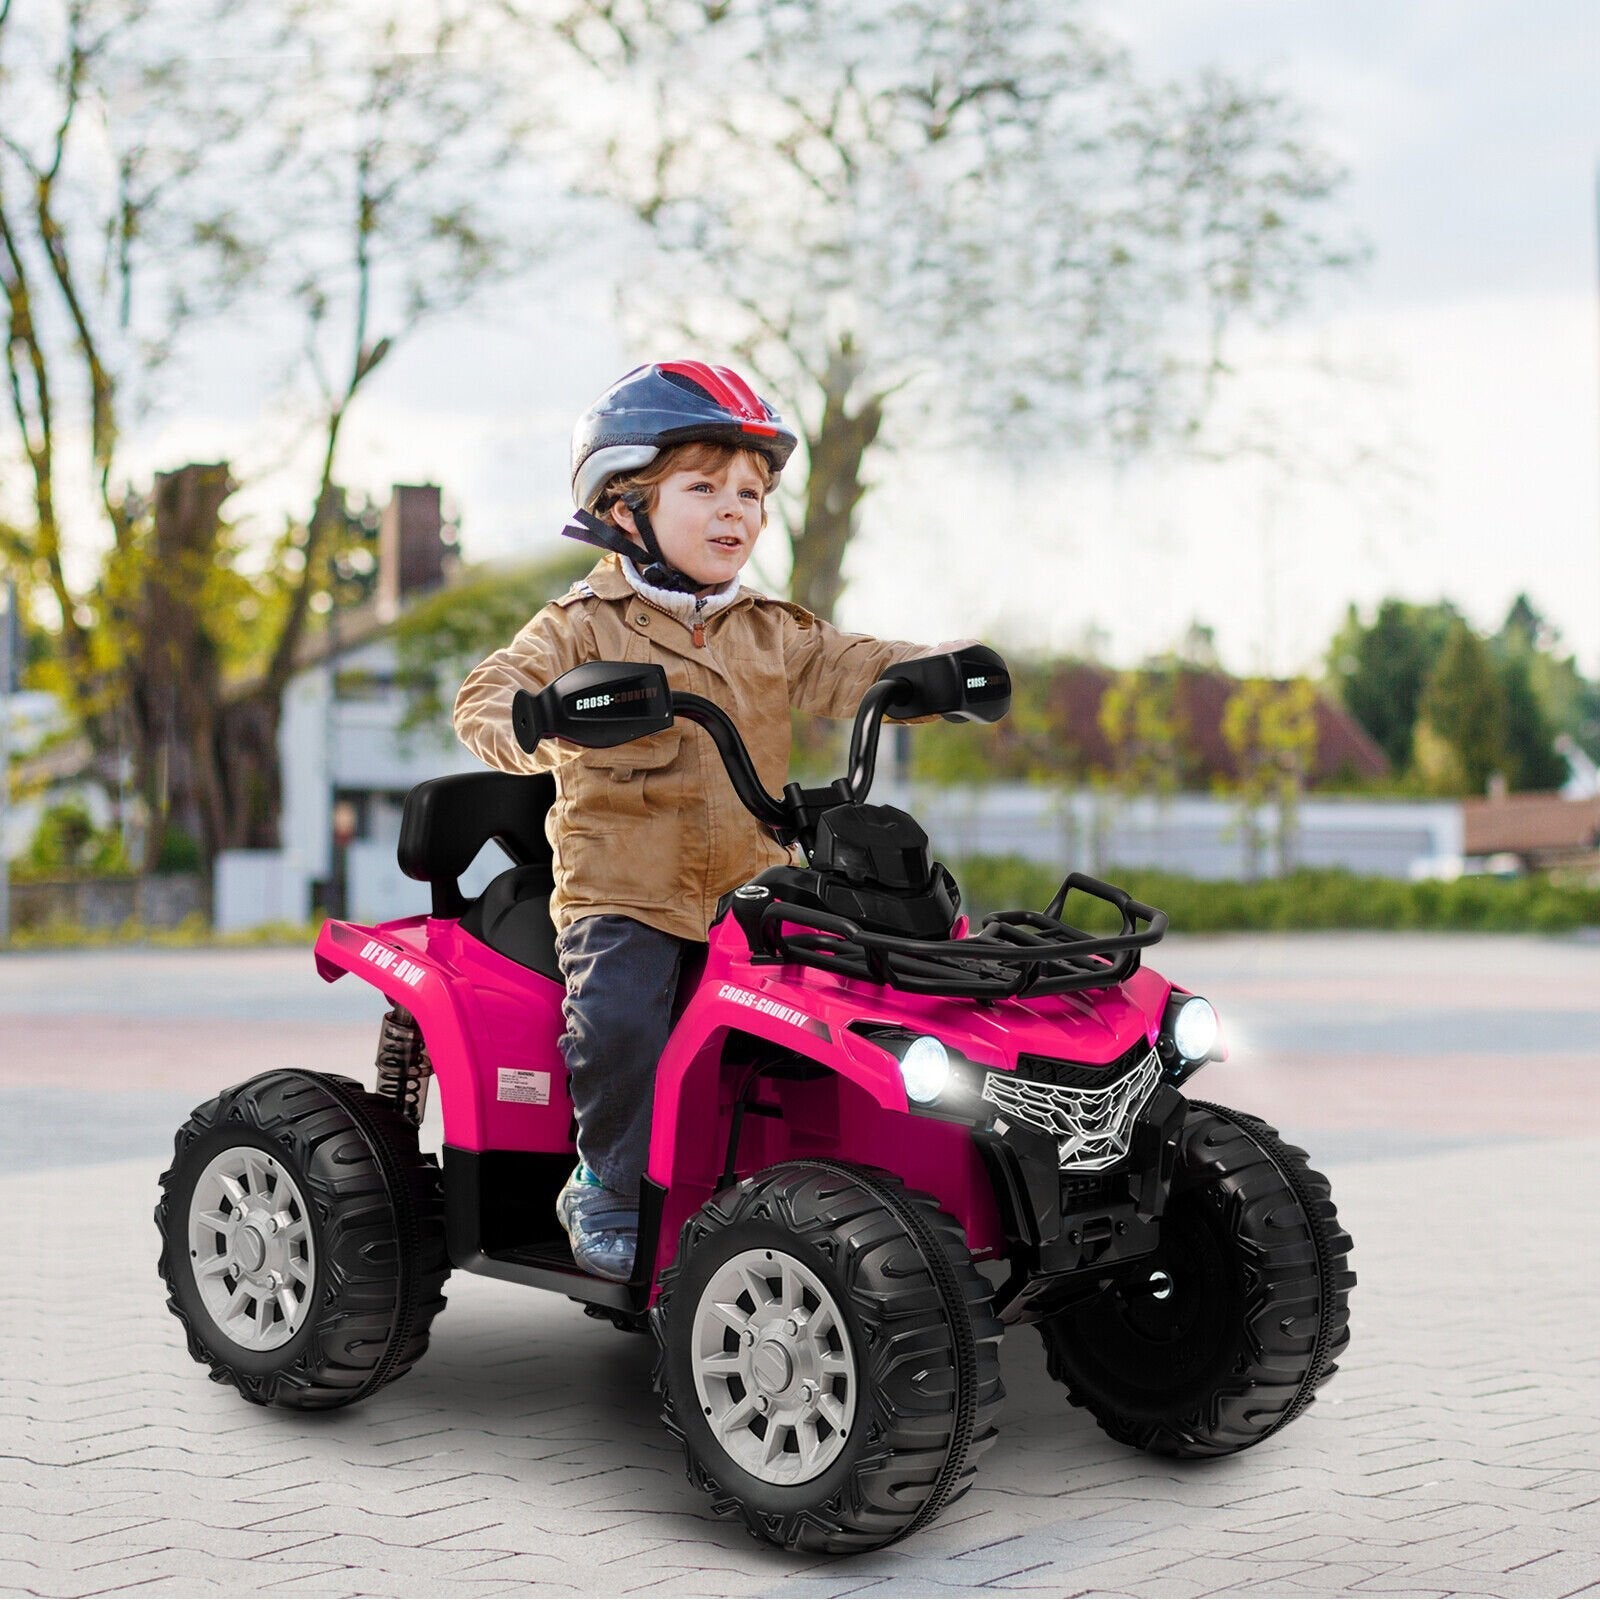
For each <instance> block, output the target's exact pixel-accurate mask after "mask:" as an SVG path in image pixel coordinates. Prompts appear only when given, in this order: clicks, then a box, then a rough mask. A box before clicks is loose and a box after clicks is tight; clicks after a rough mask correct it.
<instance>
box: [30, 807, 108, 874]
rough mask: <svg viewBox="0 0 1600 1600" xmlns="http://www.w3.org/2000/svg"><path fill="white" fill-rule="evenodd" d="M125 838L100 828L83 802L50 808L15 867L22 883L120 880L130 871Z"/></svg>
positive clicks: (41, 819)
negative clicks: (40, 879) (124, 847)
mask: <svg viewBox="0 0 1600 1600" xmlns="http://www.w3.org/2000/svg"><path fill="white" fill-rule="evenodd" d="M129 870H130V869H129V866H128V858H127V855H126V854H125V853H124V851H123V848H122V836H121V835H120V834H119V833H118V832H117V830H116V829H115V828H105V829H101V828H97V827H95V825H94V819H93V818H92V817H91V816H90V815H89V808H88V807H87V806H86V805H84V804H83V802H82V801H81V800H67V801H64V802H62V804H60V805H54V806H50V807H49V808H48V809H47V810H46V811H45V812H44V814H43V815H42V816H41V817H40V818H39V826H38V827H37V828H36V829H35V830H34V834H33V838H32V840H30V841H29V844H28V848H27V849H26V850H25V851H24V852H23V853H22V855H21V856H20V857H19V858H18V859H17V861H16V862H15V863H14V864H13V866H12V871H13V873H14V874H15V876H16V877H17V878H18V879H19V880H21V879H37V878H64V877H107V876H109V877H117V876H121V875H123V874H125V873H127V872H128V871H129Z"/></svg>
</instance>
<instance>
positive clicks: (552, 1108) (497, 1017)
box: [316, 917, 572, 1150]
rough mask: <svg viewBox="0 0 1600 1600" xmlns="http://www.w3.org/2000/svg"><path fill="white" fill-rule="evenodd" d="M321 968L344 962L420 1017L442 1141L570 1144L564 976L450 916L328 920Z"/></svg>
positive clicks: (332, 975) (514, 1146)
mask: <svg viewBox="0 0 1600 1600" xmlns="http://www.w3.org/2000/svg"><path fill="white" fill-rule="evenodd" d="M316 962H317V971H318V972H319V973H320V974H321V975H322V977H323V978H325V979H326V980H327V981H328V982H330V983H332V982H334V981H336V980H337V979H339V978H340V977H342V976H343V975H344V974H345V973H346V972H349V973H353V974H354V975H355V976H356V977H358V978H360V979H361V980H362V981H363V982H365V983H369V984H371V985H372V987H373V988H374V989H377V990H378V991H379V992H380V993H381V994H383V995H385V996H386V997H387V998H388V999H389V1000H390V1001H392V1002H393V1003H394V1004H395V1005H399V1006H403V1007H404V1008H405V1009H406V1010H407V1011H409V1012H410V1013H411V1014H412V1016H414V1017H415V1018H416V1020H417V1026H418V1027H419V1028H420V1029H421V1031H422V1037H423V1039H424V1041H425V1042H426V1044H427V1047H428V1057H429V1060H430V1061H431V1062H432V1064H433V1070H434V1076H435V1079H436V1080H437V1083H438V1087H439V1104H440V1109H441V1111H442V1113H443V1117H444V1131H445V1141H446V1143H448V1144H451V1145H454V1146H457V1147H459V1148H461V1149H464V1150H485V1149H507V1150H570V1149H571V1138H570V1132H569V1130H570V1125H571V1118H572V1106H571V1101H570V1100H569V1098H568V1094H567V1083H566V1067H565V1065H564V1063H563V1062H562V1060H561V1055H560V1051H559V1049H558V1047H557V1039H558V1037H559V1035H560V1031H561V993H562V990H561V985H560V984H558V983H555V982H552V981H551V980H550V979H549V978H545V977H542V976H540V975H539V974H537V973H533V972H530V971H528V970H527V969H526V968H523V967H520V966H518V965H517V964H515V963H514V962H511V961H508V960H507V959H506V958H505V957H503V956H501V955H499V954H498V953H496V952H495V951H493V950H490V949H488V948H487V947H486V946H484V945H482V944H480V943H479V942H478V941H477V940H475V939H473V938H471V937H470V936H469V935H467V934H465V933H464V932H462V930H461V928H460V926H459V925H458V924H457V923H455V922H453V921H450V920H447V919H435V918H431V917H410V918H406V919H404V920H402V921H398V922H385V923H382V924H380V925H379V926H377V927H365V926H363V925H362V924H360V923H353V922H335V921H329V922H327V923H325V924H324V925H323V928H322V932H321V933H320V934H319V935H318V938H317V944H316Z"/></svg>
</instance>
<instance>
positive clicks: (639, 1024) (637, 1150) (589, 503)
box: [455, 361, 926, 1280]
mask: <svg viewBox="0 0 1600 1600" xmlns="http://www.w3.org/2000/svg"><path fill="white" fill-rule="evenodd" d="M794 446H795V436H794V434H793V432H792V431H791V430H790V429H789V428H788V427H787V426H786V425H785V424H784V422H783V420H782V419H781V418H780V417H779V416H778V414H777V413H776V412H775V411H773V410H772V408H771V407H770V406H768V405H767V404H766V402H764V401H763V400H761V399H760V398H759V397H758V396H757V395H756V394H755V393H754V392H753V391H752V390H751V389H750V388H749V386H748V385H747V384H746V383H745V382H744V380H743V379H741V378H740V377H739V376H738V375H737V374H736V373H734V372H731V371H730V370H729V369H727V368H726V367H710V366H707V365H705V364H704V363H702V362H698V361H670V362H662V363H659V364H657V365H653V366H648V367H639V368H637V369H636V370H634V371H633V372H630V373H629V374H628V375H627V376H626V377H624V378H623V379H622V380H621V381H620V382H619V383H617V384H616V385H615V386H613V387H612V388H611V389H609V390H608V391H607V392H606V393H605V394H603V395H602V396H601V397H600V398H599V399H598V400H597V401H596V402H595V403H594V405H593V406H591V407H590V408H589V410H588V411H587V412H586V413H585V414H584V415H583V416H582V417H581V418H580V419H579V421H578V425H577V427H576V429H575V430H574V433H573V443H572V486H573V498H574V500H575V501H576V502H577V507H578V511H577V514H576V515H575V518H574V523H573V525H572V526H569V527H568V528H567V529H566V530H564V531H565V532H567V533H568V534H569V535H571V536H572V537H575V538H578V539H581V540H584V541H585V542H587V543H591V544H596V545H599V546H600V547H601V548H602V549H604V550H606V551H607V552H608V554H607V555H606V557H605V559H603V560H602V561H601V562H600V563H599V565H598V566H596V567H595V568H594V569H593V571H591V572H590V573H589V575H588V577H586V578H584V579H583V580H582V581H580V582H579V583H577V584H574V585H573V587H572V589H571V590H569V591H568V593H566V594H565V595H563V596H561V598H560V599H558V600H555V601H554V602H552V603H551V604H550V605H547V606H546V607H545V608H544V609H543V610H542V611H541V612H539V614H538V615H537V616H536V617H534V619H533V620H532V621H531V622H530V623H529V624H528V625H527V626H526V627H525V628H523V630H522V631H521V632H520V633H519V634H518V635H517V636H516V638H515V639H514V640H513V641H512V642H511V644H510V645H509V646H507V648H505V649H504V650H498V651H496V652H495V653H494V654H493V655H492V656H490V657H489V658H488V659H487V660H486V661H484V662H483V663H482V664H481V665H480V666H478V667H476V668H475V669H474V670H473V671H472V672H471V673H470V674H469V675H468V677H467V679H466V681H465V682H464V683H463V684H462V686H461V692H460V694H459V695H458V696H457V698H456V704H455V726H456V732H457V733H458V734H459V735H460V737H461V740H462V742H463V743H464V744H465V745H466V746H467V747H468V749H470V750H471V751H472V752H473V753H474V754H475V755H477V756H478V757H480V758H481V759H482V760H483V761H485V762H487V763H488V764H489V765H490V766H492V767H499V768H501V769H503V770H505V771H510V772H527V771H539V770H553V771H554V772H555V775H556V784H557V798H556V802H555V806H554V807H553V809H552V810H551V812H550V820H549V830H550V839H551V843H552V844H553V846H554V848H555V893H554V894H553V895H552V896H551V900H550V912H551V916H552V918H553V919H554V922H555V925H556V929H557V938H556V952H557V957H558V959H559V962H560V967H561V974H562V977H563V978H564V979H565V981H566V985H567V997H566V1003H565V1007H564V1015H565V1019H566V1024H567V1031H566V1032H565V1033H564V1034H563V1035H562V1038H561V1050H562V1054H563V1056H564V1057H565V1058H566V1063H567V1069H568V1074H569V1079H570V1087H571V1093H572V1103H573V1107H574V1109H575V1110H576V1112H577V1117H578V1157H579V1160H578V1165H577V1168H576V1170H575V1171H574V1172H573V1174H572V1176H571V1178H569V1179H568V1181H567V1184H566V1186H565V1187H564V1188H563V1189H562V1191H561V1194H560V1196H559V1198H558V1200H557V1205H556V1213H557V1216H558V1217H559V1218H560V1220H561V1223H562V1226H563V1227H565V1228H566V1230H567V1233H568V1237H569V1238H570V1240H571V1243H572V1254H573V1259H574V1260H575V1261H576V1262H577V1263H578V1264H579V1265H580V1266H582V1267H584V1268H585V1269H586V1270H588V1271H590V1272H594V1273H597V1274H599V1275H600V1276H601V1277H605V1278H613V1279H618V1280H624V1279H626V1278H628V1277H629V1275H630V1274H631V1272H632V1270H633V1258H634V1251H635V1246H636V1243H637V1238H638V1220H639V1213H638V1195H639V1180H640V1178H641V1176H642V1175H643V1173H644V1169H645V1163H646V1159H647V1157H648V1155H649V1145H650V1114H651V1105H652V1100H653V1098H654V1082H655V1067H656V1061H657V1059H658V1058H659V1056H660V1054H661V1051H662V1048H663V1047H664V1045H665V1043H666V1039H667V1034H668V1031H669V1028H670V1023H671V1010H672V1003H673V998H674V995H675V992H676V989H677V983H678V976H679V973H680V971H681V970H682V965H683V961H684V958H685V955H686V954H688V953H689V952H691V951H692V950H693V949H694V948H695V946H697V945H699V944H703V942H704V941H705V938H706V932H707V928H708V926H709V924H710V921H711V918H712V916H713V915H714V913H715V908H716V903H717V900H718V898H719V897H720V896H721V895H723V894H724V893H726V892H727V891H728V890H729V889H732V888H734V887H736V886H737V885H739V884H741V883H745V882H747V881H748V880H749V879H751V878H753V877H754V876H755V875H756V874H757V873H758V872H760V871H762V870H763V869H764V868H766V867H769V866H771V865H773V864H775V863H777V862H781V861H784V860H786V859H787V852H786V851H785V850H784V849H783V848H782V847H781V846H780V845H778V844H777V843H776V842H775V841H774V840H773V839H772V838H771V836H770V835H768V834H766V833H764V832H763V830H762V828H761V827H760V825H759V824H758V823H757V822H756V820H755V818H753V817H752V816H751V815H750V814H749V812H747V811H746V810H745V809H744V807H743V806H742V805H741V804H740V803H739V801H738V799H737V797H736V796H735V795H734V792H733V787H732V785H731V784H730V783H729V781H728V777H727V774H726V772H725V771H724V770H723V766H722V762H721V760H720V758H719V757H718V755H717V752H716V750H715V747H714V746H713V745H712V744H711V741H710V740H709V739H708V738H704V737H702V736H701V735H700V733H699V730H697V729H693V728H689V727H687V726H684V725H679V726H676V727H673V728H670V729H668V730H667V731H666V732H664V733H659V734H655V735H652V736H651V737H650V738H647V739H641V740H636V741H634V742H633V743H631V744H625V745H619V746H617V747H615V748H613V749H609V750H586V749H577V748H574V747H572V746H570V745H565V744H561V745H558V746H556V747H555V748H553V749H552V748H550V747H549V746H548V744H546V745H541V747H540V749H539V750H538V752H536V753H535V754H534V755H532V756H529V755H527V754H526V753H525V752H524V751H523V750H522V749H521V748H520V746H519V745H518V744H517V742H516V739H515V738H514V736H513V734H512V731H511V700H512V696H513V695H514V694H515V693H516V691H517V690H518V689H529V690H537V689H541V688H543V687H544V686H545V685H546V684H548V683H550V682H551V681H552V680H553V679H555V678H557V677H559V676H560V675H561V674H562V673H563V672H565V671H567V670H568V669H569V668H571V667H575V666H577V665H579V664H580V663H581V662H585V661H655V662H659V663H660V664H661V665H662V666H663V667H665V668H666V673H667V680H668V682H669V683H670V684H671V686H672V687H673V688H674V689H676V690H690V691H693V692H694V693H696V694H700V695H704V696H705V697H706V698H707V699H710V700H714V701H716V703H717V704H718V705H720V706H721V707H722V708H723V709H724V710H725V711H727V713H728V714H729V715H730V716H731V717H732V718H733V721H734V724H735V726H737V727H738V729H739V731H740V733H741V734H742V735H743V736H744V739H745V742H746V743H747V744H748V746H749V748H750V754H751V756H752V758H753V760H754V762H755V766H756V770H757V772H758V773H759V774H760V776H761V780H762V782H763V784H764V785H765V787H766V788H767V790H768V791H769V792H771V793H777V792H780V791H781V790H782V788H783V785H784V783H785V782H786V781H787V775H788V772H787V769H788V763H789V708H790V707H791V706H794V707H797V708H798V709H800V710H802V711H809V712H815V713H818V714H820V715H822V716H829V717H848V716H852V715H853V714H854V712H855V708H856V703H857V701H858V700H859V699H860V697H861V695H862V693H863V692H864V691H865V690H866V688H867V687H868V686H869V685H870V684H872V683H873V682H874V681H876V679H878V678H879V677H880V676H881V675H882V674H883V672H884V671H885V669H887V668H888V667H890V666H892V665H893V664H894V663H895V662H897V661H903V660H905V659H907V658H908V657H911V656H917V655H922V654H925V653H926V647H925V646H920V645H914V644H902V643H895V642H892V641H886V640H880V639H873V638H870V637H868V636H867V635H865V634H853V633H842V632H840V631H839V630H838V629H836V628H834V627H832V626H830V625H829V624H828V623H826V622H823V621H821V620H820V619H819V618H817V617H814V616H812V615H811V613H810V612H808V611H806V610H804V609H803V608H802V607H800V606H796V605H790V604H788V603H787V602H784V601H779V600H772V599H769V598H768V597H767V596H765V595H762V594H758V593H756V592H755V591H754V590H752V589H746V588H744V587H743V586H742V585H741V583H740V579H739V574H740V572H741V571H742V570H743V568H744V565H745V563H746V562H747V561H749V559H750V555H751V552H752V551H753V550H754V548H755V543H756V540H757V538H758V537H759V536H760V533H761V530H762V528H763V527H764V526H765V525H766V497H767V495H768V494H769V493H770V492H771V490H772V488H773V486H774V485H775V484H776V483H777V481H778V474H779V473H780V472H781V471H782V469H783V466H784V463H785V462H786V461H787V460H788V459H789V455H790V453H791V452H792V451H793V449H794Z"/></svg>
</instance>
